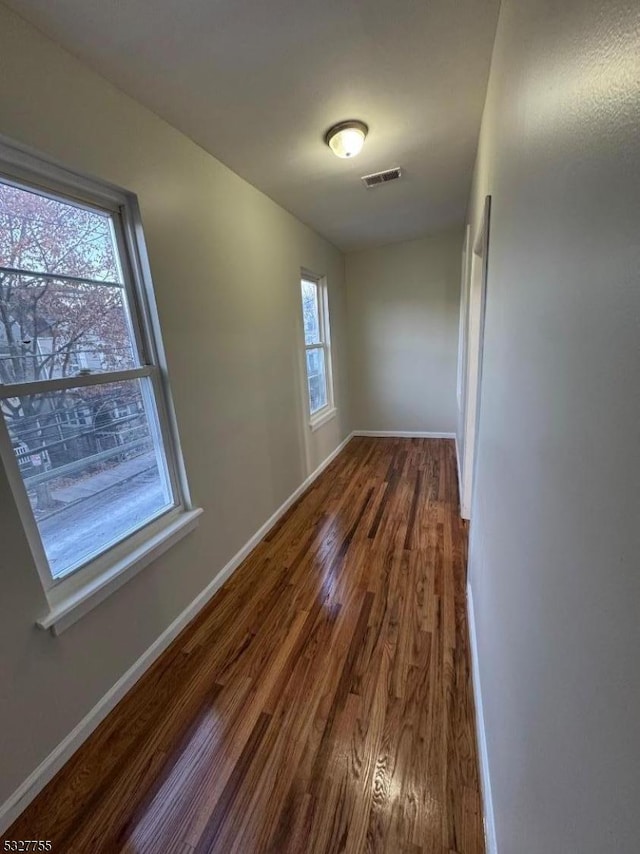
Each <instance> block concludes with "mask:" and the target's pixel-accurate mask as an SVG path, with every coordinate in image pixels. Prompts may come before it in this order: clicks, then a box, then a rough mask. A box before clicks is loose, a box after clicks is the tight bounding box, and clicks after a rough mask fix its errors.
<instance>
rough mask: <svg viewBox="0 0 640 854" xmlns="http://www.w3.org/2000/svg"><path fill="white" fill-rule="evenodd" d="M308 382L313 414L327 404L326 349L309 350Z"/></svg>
mask: <svg viewBox="0 0 640 854" xmlns="http://www.w3.org/2000/svg"><path fill="white" fill-rule="evenodd" d="M307 382H308V384H309V406H310V410H311V415H313V414H314V413H315V412H317V411H318V410H319V409H322V407H323V406H326V405H327V378H326V371H325V363H324V350H322V349H320V348H318V349H314V350H307Z"/></svg>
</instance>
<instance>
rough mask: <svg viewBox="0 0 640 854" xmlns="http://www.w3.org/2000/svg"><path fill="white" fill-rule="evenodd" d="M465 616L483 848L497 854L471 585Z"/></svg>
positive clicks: (468, 589)
mask: <svg viewBox="0 0 640 854" xmlns="http://www.w3.org/2000/svg"><path fill="white" fill-rule="evenodd" d="M467 614H468V617H469V644H470V650H471V674H472V679H473V696H474V700H475V710H476V738H477V742H478V753H479V758H480V789H481V792H482V807H483V819H484V836H485V848H486V850H487V854H498V843H497V840H496V826H495V821H494V817H493V799H492V797H491V778H490V776H489V756H488V754H487V737H486V732H485V728H484V711H483V706H482V690H481V688H480V667H479V664H478V639H477V636H476V620H475V612H474V609H473V593H472V591H471V585H470V584H467Z"/></svg>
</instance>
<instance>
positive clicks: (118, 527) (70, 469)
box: [2, 379, 172, 578]
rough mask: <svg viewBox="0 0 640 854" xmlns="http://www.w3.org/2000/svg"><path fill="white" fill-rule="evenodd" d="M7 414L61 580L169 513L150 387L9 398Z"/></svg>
mask: <svg viewBox="0 0 640 854" xmlns="http://www.w3.org/2000/svg"><path fill="white" fill-rule="evenodd" d="M2 410H3V414H4V416H5V423H6V424H7V427H8V430H9V436H10V438H11V443H12V445H13V449H14V453H15V454H16V457H17V459H18V466H19V469H20V474H21V476H22V479H23V482H24V485H25V488H26V490H27V495H28V497H29V502H30V504H31V508H32V510H33V515H34V518H35V521H36V524H37V526H38V530H39V532H40V537H41V539H42V544H43V546H44V549H45V552H46V555H47V558H48V560H49V565H50V568H51V574H52V575H53V577H54V578H57V577H59V576H60V575H64V574H66V573H67V572H69V571H71V570H73V569H74V568H76V567H77V566H79V565H81V564H83V563H86V562H87V560H89V559H90V558H92V557H95V556H96V555H97V554H100V553H101V552H103V551H104V550H105V549H106V548H108V547H109V546H111V545H113V544H114V543H116V542H118V541H119V540H121V539H123V538H124V537H126V536H127V535H129V534H130V533H132V532H133V531H134V530H136V529H138V528H140V527H141V526H142V525H144V524H145V523H146V522H148V521H149V520H151V519H152V518H154V517H155V516H157V515H158V514H159V513H160V512H162V511H163V510H165V509H167V508H168V507H170V506H171V504H172V496H171V489H170V486H169V480H168V477H167V468H166V461H165V458H164V452H163V449H162V444H161V442H160V440H159V428H158V419H157V414H156V411H155V406H154V403H153V394H152V390H151V388H150V380H148V379H142V380H139V379H135V380H126V381H124V382H120V383H103V384H101V385H95V386H85V387H81V388H71V389H65V390H57V391H51V392H45V393H42V394H35V395H24V396H22V397H19V398H9V399H5V400H3V401H2Z"/></svg>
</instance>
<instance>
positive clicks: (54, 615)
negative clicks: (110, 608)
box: [36, 508, 202, 635]
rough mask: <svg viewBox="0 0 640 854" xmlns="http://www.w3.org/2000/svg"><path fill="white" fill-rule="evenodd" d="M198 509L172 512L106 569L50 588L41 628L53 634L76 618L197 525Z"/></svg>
mask: <svg viewBox="0 0 640 854" xmlns="http://www.w3.org/2000/svg"><path fill="white" fill-rule="evenodd" d="M201 513H202V510H201V509H200V508H197V509H195V510H185V511H183V512H181V513H179V514H178V515H177V516H175V515H173V516H171V517H170V519H169V520H168V521H167V523H166V524H165V525H164V526H163V527H161V528H160V529H159V530H156V531H155V532H154V533H153V534H152V535H151V536H149V537H148V538H147V539H146V540H144V541H143V542H142V543H140V544H138V545H137V546H136V547H134V548H133V549H132V550H131V551H130V552H129V553H128V554H126V555H125V556H124V557H122V558H121V559H120V560H117V561H116V562H115V563H114V564H113V565H112V566H111V567H110V568H109V569H108V570H106V571H105V572H102V573H100V575H98V576H95V577H93V578H90V579H88V580H87V581H85V582H84V583H80V585H76V586H75V587H74V588H73V589H72V590H69V588H68V587H66V586H65V585H60V591H61V592H60V593H58V594H57V595H56V588H53V590H52V591H50V598H49V611H48V612H47V614H45V616H44V617H42V618H41V619H40V620H38V621H37V622H36V625H37V626H38V627H39V628H41V629H51V632H52V633H53V634H54V635H59V634H60V633H61V632H63V631H64V630H65V629H67V628H69V626H71V625H73V623H75V622H76V621H77V620H79V619H80V618H81V617H83V616H84V615H85V614H87V613H88V612H89V611H92V610H93V609H94V608H95V607H96V606H97V605H99V604H100V602H103V601H104V600H105V599H106V598H107V597H108V596H110V595H111V594H112V593H114V592H115V591H116V590H117V589H118V588H119V587H122V585H123V584H125V583H126V582H127V581H129V579H130V578H133V577H134V576H135V575H137V574H138V573H139V572H140V570H142V569H144V567H145V566H148V564H150V563H151V561H153V560H155V558H157V557H159V556H160V555H161V554H162V553H163V552H165V551H166V550H167V549H168V548H170V547H171V546H172V545H173V544H174V543H177V542H178V541H179V540H181V539H182V538H183V537H185V536H186V535H187V534H188V533H189V532H190V531H193V529H194V528H196V527H197V525H198V518H199V516H200V514H201Z"/></svg>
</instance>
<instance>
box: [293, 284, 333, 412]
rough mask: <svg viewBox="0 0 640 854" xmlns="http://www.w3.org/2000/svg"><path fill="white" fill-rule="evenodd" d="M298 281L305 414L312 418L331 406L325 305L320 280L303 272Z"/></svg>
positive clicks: (329, 353) (329, 361)
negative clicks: (302, 332) (305, 400)
mask: <svg viewBox="0 0 640 854" xmlns="http://www.w3.org/2000/svg"><path fill="white" fill-rule="evenodd" d="M300 285H301V293H302V320H303V328H304V345H305V369H306V376H307V394H308V400H309V415H310V416H311V418H312V420H313V418H314V417H316V418H317V417H318V416H320V415H322V414H323V413H324V411H326V410H328V409H330V408H331V407H332V406H333V399H332V388H331V352H330V349H329V334H328V333H329V319H328V307H327V298H326V289H325V285H324V283H322V282H320V281H317V280H314V279H311V278H309V277H305V276H303V277H302V279H301V283H300Z"/></svg>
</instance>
